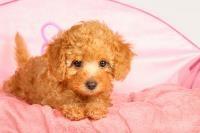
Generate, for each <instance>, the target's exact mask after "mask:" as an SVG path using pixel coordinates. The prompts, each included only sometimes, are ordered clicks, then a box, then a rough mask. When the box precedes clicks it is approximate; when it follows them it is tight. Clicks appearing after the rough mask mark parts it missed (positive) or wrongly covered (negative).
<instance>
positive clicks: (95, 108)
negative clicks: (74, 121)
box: [86, 95, 111, 120]
mask: <svg viewBox="0 0 200 133" xmlns="http://www.w3.org/2000/svg"><path fill="white" fill-rule="evenodd" d="M110 105H111V104H110V99H109V96H105V95H100V96H97V97H96V96H95V97H91V98H90V99H89V101H88V103H87V105H86V116H87V117H88V118H90V119H95V120H97V119H100V118H103V117H105V116H106V114H107V113H108V107H109V106H110Z"/></svg>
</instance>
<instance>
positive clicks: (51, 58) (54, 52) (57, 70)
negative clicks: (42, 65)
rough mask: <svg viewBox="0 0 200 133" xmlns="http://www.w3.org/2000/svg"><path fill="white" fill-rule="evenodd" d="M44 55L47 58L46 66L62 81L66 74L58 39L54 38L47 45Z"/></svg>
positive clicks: (62, 51) (62, 50) (63, 55)
mask: <svg viewBox="0 0 200 133" xmlns="http://www.w3.org/2000/svg"><path fill="white" fill-rule="evenodd" d="M46 56H47V59H48V67H49V71H50V72H51V74H53V75H54V76H55V77H56V78H57V79H58V80H59V81H62V80H63V79H64V77H65V75H66V64H65V60H66V59H65V58H66V57H65V54H64V49H63V48H62V43H61V42H60V41H59V40H54V42H52V43H51V44H49V45H48V48H47V52H46Z"/></svg>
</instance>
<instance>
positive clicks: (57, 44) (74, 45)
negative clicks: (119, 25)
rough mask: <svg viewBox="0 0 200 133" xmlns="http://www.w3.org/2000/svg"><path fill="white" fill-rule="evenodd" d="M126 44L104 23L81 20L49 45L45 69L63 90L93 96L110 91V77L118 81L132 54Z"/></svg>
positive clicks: (129, 62) (123, 75)
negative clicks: (62, 84) (60, 83)
mask: <svg viewBox="0 0 200 133" xmlns="http://www.w3.org/2000/svg"><path fill="white" fill-rule="evenodd" d="M129 46H130V45H129V44H127V43H124V41H123V40H122V38H121V37H120V36H119V35H118V34H116V33H113V32H112V31H111V30H110V29H109V28H108V27H107V26H106V25H105V24H102V23H99V22H97V21H88V22H81V23H80V24H78V25H75V26H73V27H71V28H70V29H69V30H67V31H64V32H62V33H60V34H59V35H58V36H57V38H56V39H55V40H54V41H53V42H52V43H51V44H50V45H49V47H48V49H47V53H46V54H47V57H48V61H49V70H50V72H51V73H52V74H53V75H54V76H55V77H56V78H57V79H58V81H61V82H65V83H66V88H67V89H72V90H74V91H75V92H76V93H78V94H81V95H85V96H90V95H97V94H100V93H101V92H105V91H110V90H111V88H112V80H113V79H116V80H122V79H124V78H125V76H126V75H127V73H128V72H129V70H130V64H131V59H132V56H133V53H132V51H131V50H130V48H129Z"/></svg>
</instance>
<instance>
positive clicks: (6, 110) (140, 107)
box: [0, 85, 200, 133]
mask: <svg viewBox="0 0 200 133" xmlns="http://www.w3.org/2000/svg"><path fill="white" fill-rule="evenodd" d="M0 132H1V133H5V132H9V133H17V132H20V133H64V132H68V133H69V132H70V133H86V132H87V133H95V132H98V133H106V132H108V133H130V132H131V133H199V132H200V90H199V89H185V88H181V87H178V86H175V85H162V86H157V87H152V88H150V89H145V90H143V91H140V92H137V93H131V94H130V95H126V94H119V93H117V92H114V93H113V106H112V107H111V108H110V111H109V114H108V115H107V117H106V118H103V119H100V120H97V121H90V120H88V119H84V120H81V121H70V120H68V119H66V118H64V117H62V116H61V115H60V114H59V112H58V111H56V110H53V109H51V108H50V107H49V106H40V105H28V104H26V103H24V102H22V101H20V100H17V99H16V98H15V97H12V96H8V95H6V94H4V93H1V95H0Z"/></svg>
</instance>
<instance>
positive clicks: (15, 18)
mask: <svg viewBox="0 0 200 133" xmlns="http://www.w3.org/2000/svg"><path fill="white" fill-rule="evenodd" d="M7 1H8V0H7ZM3 2H5V1H4V0H3V1H2V0H1V1H0V16H1V18H0V83H2V81H3V80H5V79H6V78H8V76H9V75H11V74H12V73H13V72H14V70H15V62H14V55H13V48H14V42H13V40H14V39H13V38H14V35H15V33H16V32H17V31H18V32H20V33H21V34H22V35H23V36H24V38H25V39H26V41H27V42H28V48H29V50H30V51H31V53H32V54H33V55H40V54H41V48H42V46H43V45H44V43H45V41H44V39H43V38H42V35H41V29H42V27H44V25H45V24H47V23H49V22H51V23H54V24H56V25H58V26H59V27H60V28H61V29H66V28H69V27H70V26H72V25H73V24H75V23H77V22H79V21H83V20H91V19H96V20H100V21H104V22H105V23H107V24H108V25H109V26H110V27H111V28H112V29H113V30H114V31H117V32H119V33H120V34H122V36H124V38H125V39H126V40H127V42H130V43H132V44H133V50H134V51H135V52H136V53H137V56H136V57H135V59H134V61H133V63H132V70H131V72H130V74H129V75H128V77H127V79H126V80H125V81H124V82H120V83H118V82H117V83H116V84H115V88H116V90H119V91H121V92H124V93H128V92H131V91H133V90H134V91H139V90H141V89H143V88H145V87H149V86H153V85H156V84H162V83H175V84H183V85H184V86H185V85H186V84H187V85H186V86H190V87H191V85H188V84H191V83H193V81H190V82H189V83H185V82H186V81H187V82H188V81H189V80H185V77H187V78H188V77H189V76H192V77H193V78H195V77H196V78H197V77H198V75H197V74H194V70H193V71H189V69H188V68H189V67H190V66H189V67H187V68H185V67H184V66H186V65H188V63H190V64H191V63H192V62H191V61H194V60H197V59H198V58H199V56H200V52H199V49H198V48H196V47H195V46H194V45H192V42H190V41H188V40H187V39H185V38H184V37H183V36H182V35H180V34H179V33H177V31H175V30H174V29H172V27H169V25H167V24H165V23H163V22H162V20H158V19H157V18H155V16H151V15H150V14H148V13H145V12H144V11H142V10H140V9H137V8H134V7H131V5H128V6H126V5H122V4H120V3H117V2H114V1H109V0H97V1H94V0H84V1H82V0H79V1H76V0H67V1H66V0H59V1H49V0H43V1H40V0H28V1H26V0H19V1H16V2H11V3H9V4H5V5H3V4H2V3H3ZM44 30H45V35H46V37H47V39H49V38H50V37H51V36H52V35H54V34H56V32H57V29H56V28H55V27H53V26H52V25H50V26H48V27H46V28H45V29H44ZM197 64H198V63H197ZM197 66H198V65H197ZM194 68H195V73H198V70H197V68H196V67H194ZM183 69H184V71H181V70H183ZM183 72H184V73H185V72H187V73H185V74H184V73H183ZM191 72H193V74H192V73H191ZM180 73H181V75H180ZM180 76H181V77H180ZM196 78H195V87H199V82H198V79H196ZM184 81H185V82H184Z"/></svg>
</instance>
